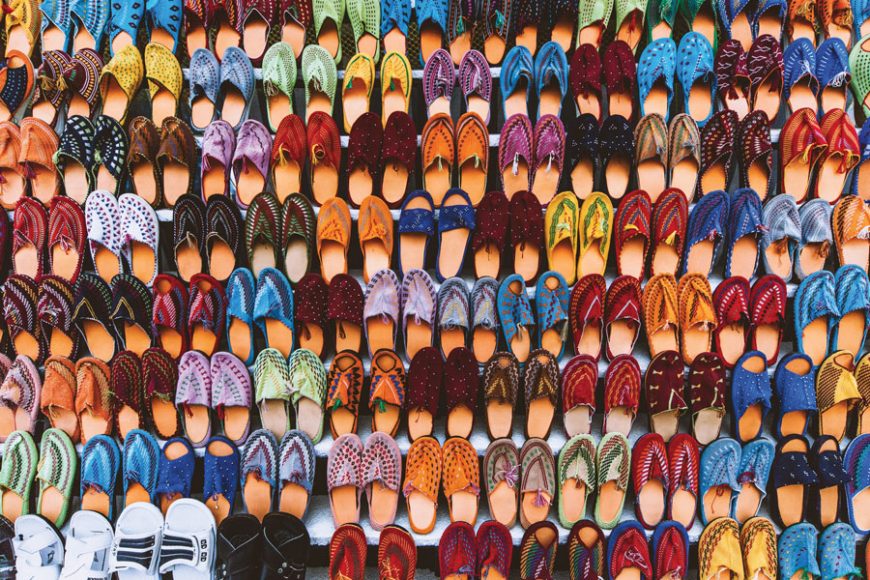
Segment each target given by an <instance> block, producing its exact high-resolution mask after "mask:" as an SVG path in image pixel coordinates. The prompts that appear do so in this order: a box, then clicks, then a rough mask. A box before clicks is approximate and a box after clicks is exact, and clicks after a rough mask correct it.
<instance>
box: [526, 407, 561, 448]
mask: <svg viewBox="0 0 870 580" xmlns="http://www.w3.org/2000/svg"><path fill="white" fill-rule="evenodd" d="M555 414H556V407H555V405H553V403H551V402H550V399H548V398H547V397H539V398H537V399H534V400H533V401H532V402H531V403H529V410H528V414H527V416H526V433H527V434H528V436H529V437H539V438H541V439H546V438H547V436H548V435H549V433H550V427H551V426H552V425H553V416H554V415H555Z"/></svg>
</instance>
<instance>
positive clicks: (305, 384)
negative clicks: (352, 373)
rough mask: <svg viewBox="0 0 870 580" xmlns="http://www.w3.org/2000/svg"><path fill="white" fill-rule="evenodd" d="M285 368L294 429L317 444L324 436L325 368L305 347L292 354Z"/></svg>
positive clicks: (318, 358)
mask: <svg viewBox="0 0 870 580" xmlns="http://www.w3.org/2000/svg"><path fill="white" fill-rule="evenodd" d="M288 368H289V372H290V383H289V384H290V397H291V399H292V401H293V408H294V410H295V411H296V428H297V429H299V430H300V431H303V432H304V433H305V434H307V435H308V436H309V437H311V441H313V442H314V443H315V444H316V443H317V442H319V441H320V438H321V437H323V415H324V410H323V404H324V402H325V401H326V369H325V368H324V367H323V362H322V361H321V360H320V357H318V356H317V355H316V354H314V353H313V352H311V351H310V350H308V349H307V348H300V349H298V350H295V351H293V354H291V355H290V362H289V363H288Z"/></svg>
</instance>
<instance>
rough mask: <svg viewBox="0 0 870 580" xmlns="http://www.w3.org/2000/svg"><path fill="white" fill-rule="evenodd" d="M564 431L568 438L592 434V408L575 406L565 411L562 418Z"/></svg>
mask: <svg viewBox="0 0 870 580" xmlns="http://www.w3.org/2000/svg"><path fill="white" fill-rule="evenodd" d="M563 422H564V423H565V431H566V432H567V433H568V436H569V437H573V436H574V435H581V434H586V435H588V434H589V433H591V432H592V407H590V406H589V405H577V406H576V407H573V408H571V409H568V410H567V411H565V414H564V416H563Z"/></svg>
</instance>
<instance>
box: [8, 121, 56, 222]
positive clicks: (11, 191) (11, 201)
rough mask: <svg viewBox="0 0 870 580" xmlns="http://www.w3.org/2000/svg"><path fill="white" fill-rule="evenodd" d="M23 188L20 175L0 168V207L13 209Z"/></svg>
mask: <svg viewBox="0 0 870 580" xmlns="http://www.w3.org/2000/svg"><path fill="white" fill-rule="evenodd" d="M52 110H53V109H52ZM25 186H26V182H25V181H24V178H23V177H22V176H21V174H19V173H17V172H15V171H13V170H12V169H9V168H0V205H2V206H3V208H4V209H7V210H13V209H15V205H16V204H17V203H18V200H19V199H21V198H22V197H23V196H24V190H25Z"/></svg>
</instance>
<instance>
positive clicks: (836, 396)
mask: <svg viewBox="0 0 870 580" xmlns="http://www.w3.org/2000/svg"><path fill="white" fill-rule="evenodd" d="M854 373H855V362H854V358H853V357H852V355H851V353H849V352H847V351H844V350H839V351H836V352H834V353H832V354H831V355H830V356H829V357H827V358H826V359H825V360H824V362H822V364H821V366H819V371H818V374H817V375H816V400H817V402H818V406H819V422H818V426H819V434H821V435H831V436H833V437H834V438H835V439H837V441H840V440H842V439H843V437H844V436H845V434H846V425H847V423H848V420H849V415H850V413H851V411H852V409H853V408H854V407H855V406H856V405H859V404H861V401H862V397H861V393H860V391H859V390H858V384H857V380H856V378H855V374H854Z"/></svg>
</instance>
